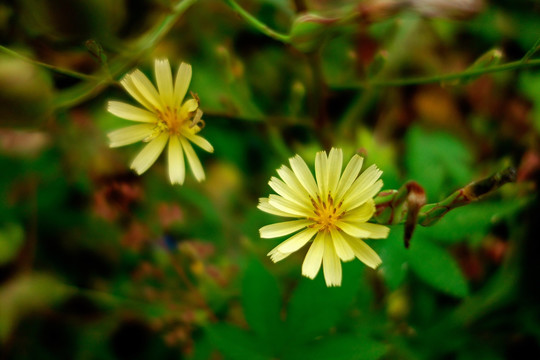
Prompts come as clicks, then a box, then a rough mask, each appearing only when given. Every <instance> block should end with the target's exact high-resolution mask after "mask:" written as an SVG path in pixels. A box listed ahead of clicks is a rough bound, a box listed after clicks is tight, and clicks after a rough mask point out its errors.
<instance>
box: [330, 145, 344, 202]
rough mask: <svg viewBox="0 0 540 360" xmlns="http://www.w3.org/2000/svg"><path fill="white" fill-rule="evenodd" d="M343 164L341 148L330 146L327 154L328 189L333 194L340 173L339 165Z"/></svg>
mask: <svg viewBox="0 0 540 360" xmlns="http://www.w3.org/2000/svg"><path fill="white" fill-rule="evenodd" d="M342 166H343V151H342V150H341V149H336V148H332V149H331V150H330V154H329V155H328V167H327V169H328V170H327V171H328V191H330V193H331V194H332V195H335V193H336V190H337V185H338V182H339V176H340V175H341V167H342Z"/></svg>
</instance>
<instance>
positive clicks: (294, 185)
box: [277, 165, 309, 201]
mask: <svg viewBox="0 0 540 360" xmlns="http://www.w3.org/2000/svg"><path fill="white" fill-rule="evenodd" d="M277 173H278V175H279V176H280V177H281V178H282V179H283V182H285V184H287V186H288V187H290V188H291V190H293V191H294V192H295V193H296V195H297V196H298V198H305V199H306V201H308V200H309V193H308V192H307V191H306V189H305V188H304V187H303V186H302V184H300V181H298V178H297V177H296V175H294V172H293V171H292V170H291V169H289V168H288V167H287V166H285V165H283V166H282V167H280V168H279V169H277Z"/></svg>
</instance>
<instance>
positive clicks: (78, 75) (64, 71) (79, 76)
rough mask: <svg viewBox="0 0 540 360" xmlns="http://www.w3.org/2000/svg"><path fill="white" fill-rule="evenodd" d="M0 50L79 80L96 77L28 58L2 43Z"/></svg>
mask: <svg viewBox="0 0 540 360" xmlns="http://www.w3.org/2000/svg"><path fill="white" fill-rule="evenodd" d="M0 52H3V53H4V54H8V55H11V56H13V57H16V58H17V59H21V60H23V61H26V62H28V63H30V64H34V65H37V66H41V67H44V68H46V69H49V70H52V71H54V72H57V73H59V74H64V75H67V76H71V77H74V78H77V79H81V80H95V79H97V77H96V76H95V75H87V74H83V73H80V72H77V71H73V70H69V69H64V68H61V67H58V66H54V65H50V64H47V63H44V62H41V61H37V60H34V59H30V58H29V57H26V56H24V55H21V54H19V53H18V52H16V51H13V50H11V49H8V48H7V47H5V46H2V45H0Z"/></svg>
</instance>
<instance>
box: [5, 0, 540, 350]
mask: <svg viewBox="0 0 540 360" xmlns="http://www.w3.org/2000/svg"><path fill="white" fill-rule="evenodd" d="M230 5H231V4H230V2H229V4H227V2H224V1H219V0H206V1H194V0H183V1H181V2H179V3H175V2H169V1H167V0H125V1H119V0H114V1H105V0H78V1H67V0H7V1H3V2H1V3H0V44H1V45H2V49H1V50H2V51H0V356H1V357H2V358H5V359H232V360H243V359H246V360H258V359H261V360H263V359H268V360H269V359H308V360H316V359H334V360H338V359H344V360H345V359H460V360H467V359H474V360H481V359H521V358H529V359H532V358H538V357H540V343H539V342H540V308H539V304H540V302H539V300H540V282H539V280H538V279H539V276H540V265H539V264H540V262H539V261H538V254H539V253H540V245H539V242H538V239H539V232H538V224H539V220H540V219H539V215H538V214H540V206H539V203H538V201H537V185H538V181H539V172H538V169H539V168H540V153H539V141H538V140H539V131H540V72H539V71H540V68H539V67H535V66H533V65H534V59H535V57H537V56H538V55H537V54H535V53H534V49H535V48H537V47H538V43H537V41H538V39H539V38H540V5H539V3H538V2H537V1H533V0H531V1H527V0H519V1H518V0H492V1H489V2H484V3H483V2H480V1H465V0H462V1H441V0H439V1H436V0H424V1H421V0H418V1H416V0H415V1H402V2H399V1H394V2H392V1H375V2H373V1H372V2H367V1H349V0H343V1H329V0H327V1H324V0H305V1H304V0H296V1H292V0H245V1H241V2H240V5H241V6H242V7H243V8H244V9H245V10H246V11H247V12H249V13H250V14H252V15H253V16H254V17H256V18H257V19H259V20H260V21H261V22H262V23H264V24H266V25H268V26H269V28H271V29H274V30H275V31H277V32H279V33H282V34H285V35H287V34H289V31H290V29H291V25H292V24H293V23H294V20H295V19H296V18H297V17H298V16H299V15H300V14H302V13H304V12H306V11H309V12H312V13H316V14H319V15H320V16H324V17H326V18H330V19H334V20H336V19H343V18H347V17H349V19H348V21H343V22H338V24H337V25H332V26H328V27H326V26H319V25H316V26H313V27H308V28H307V30H306V33H302V34H303V35H302V36H301V37H300V38H299V39H296V40H297V41H296V43H294V44H292V45H291V44H290V43H289V44H287V43H284V42H283V41H278V40H276V39H273V38H271V37H269V36H268V35H267V34H264V33H263V32H261V31H259V30H257V29H256V28H255V27H253V26H252V25H251V24H250V23H249V22H248V21H247V20H246V19H245V18H243V17H241V16H240V15H239V14H238V13H237V12H235V11H233V8H232V7H231V6H230ZM351 14H353V15H354V14H360V16H357V17H355V16H352V17H351ZM334 20H332V21H334ZM296 24H298V21H297V22H296ZM531 49H532V50H531ZM306 50H308V51H307V52H306ZM486 53H487V55H484V57H483V58H481V57H482V56H483V54H486ZM526 54H527V55H526ZM486 56H487V57H486ZM524 56H526V59H524V60H523V61H522V63H521V64H517V65H516V66H513V67H509V68H508V69H507V70H505V71H497V72H490V73H489V74H484V75H481V76H474V77H473V76H458V77H456V78H453V79H446V80H445V79H442V80H441V79H438V78H437V76H438V75H441V74H450V73H459V72H462V71H465V70H466V69H468V68H470V67H471V66H476V67H475V69H480V70H482V69H483V68H485V67H486V66H488V67H489V66H499V65H500V64H505V63H509V62H515V61H521V59H523V57H524ZM156 57H167V58H169V59H170V61H171V63H172V64H173V68H174V70H176V68H177V66H178V64H179V63H180V62H181V61H184V62H188V63H190V64H192V66H193V80H192V84H191V87H190V90H192V91H194V92H195V93H197V94H198V96H199V98H200V99H201V106H202V109H203V110H204V112H205V115H204V119H205V121H206V127H205V128H204V130H203V131H202V135H203V136H204V137H205V138H206V139H208V140H209V141H210V142H211V143H212V144H213V145H214V148H215V153H214V154H207V153H205V152H204V151H200V150H199V151H197V152H198V154H199V156H200V158H201V161H202V162H203V166H204V168H205V171H206V175H207V179H206V181H205V182H203V183H200V184H199V183H197V182H196V181H195V180H194V179H193V177H192V176H191V175H188V177H187V181H186V183H185V184H184V185H183V186H171V185H170V184H169V182H168V176H167V168H166V162H165V158H164V156H162V157H161V158H160V159H159V160H158V161H157V163H156V164H155V165H154V166H153V167H152V168H151V169H150V170H149V171H148V172H147V173H145V174H144V175H142V176H137V175H135V174H134V173H133V172H131V171H130V170H129V162H130V160H131V159H132V158H133V157H134V156H135V154H136V153H137V152H138V151H139V149H140V146H141V144H137V145H133V146H129V147H125V148H120V149H110V148H109V147H108V142H107V138H106V133H107V132H108V131H111V130H114V129H117V128H120V127H122V126H125V125H126V122H125V121H123V120H121V119H118V118H115V117H114V116H112V115H111V114H109V113H107V112H106V102H107V100H109V99H117V100H123V101H127V102H131V101H132V100H131V99H129V96H128V95H127V94H126V93H125V92H124V91H123V90H122V89H121V87H120V86H119V85H118V83H117V81H118V80H119V79H120V78H121V76H123V75H124V74H125V73H126V72H128V71H129V70H131V69H133V68H135V67H138V68H140V69H141V70H143V71H144V72H145V73H146V74H147V75H149V76H150V77H151V78H153V68H152V66H153V59H154V58H156ZM479 58H481V59H480V60H479V61H477V59H479ZM486 59H487V60H486ZM475 61H477V62H476V65H473V64H475ZM529 61H531V62H532V65H528V64H527V62H529ZM416 77H421V78H422V79H420V80H414V79H413V80H412V81H395V80H396V79H398V80H399V79H410V78H416ZM430 77H431V78H430ZM392 82H393V83H392ZM329 146H338V147H341V148H343V149H344V151H345V154H347V155H346V156H347V157H350V156H351V155H352V154H353V153H360V154H362V155H363V156H364V157H365V158H366V163H367V164H372V163H375V164H377V165H378V166H379V167H380V168H381V169H382V170H383V171H384V175H383V179H384V182H385V186H384V189H398V188H399V187H400V186H401V185H402V184H403V183H405V182H406V181H407V180H411V179H412V180H416V181H417V182H418V183H419V184H421V185H422V186H423V188H424V189H425V191H426V194H427V198H428V202H430V203H432V202H437V201H440V200H442V199H443V198H445V197H446V196H448V195H449V194H451V193H452V192H453V191H455V190H456V189H458V188H460V187H462V186H464V185H466V184H467V183H469V182H471V181H474V180H478V179H481V178H484V177H486V176H489V175H491V174H492V173H494V172H496V171H500V170H502V169H504V168H505V167H507V166H514V167H516V169H517V181H516V182H515V183H513V184H508V185H505V186H504V187H502V188H501V189H499V190H498V191H496V192H495V193H493V194H491V195H490V196H488V197H486V198H485V199H483V200H482V201H480V202H477V203H474V204H471V205H468V206H465V207H462V208H459V209H456V210H453V211H452V212H450V213H449V214H448V215H447V216H445V217H444V218H443V219H442V220H441V221H440V222H439V223H437V224H435V225H434V226H432V227H429V228H418V229H417V230H416V232H415V234H414V236H413V239H412V241H411V247H410V249H408V250H406V249H405V248H404V246H403V227H402V226H401V225H395V226H392V227H391V233H390V236H389V238H388V239H385V240H374V241H371V242H369V244H370V245H371V246H372V247H374V248H375V249H376V251H377V252H378V253H379V254H380V256H381V258H382V259H383V265H382V266H381V268H379V269H378V270H377V271H373V270H371V269H368V268H366V267H365V266H364V265H363V264H361V263H360V262H359V261H354V262H351V263H346V264H344V280H343V286H342V287H340V288H326V287H325V285H324V281H323V279H322V274H319V276H318V277H317V278H316V279H315V280H309V279H305V278H302V277H301V275H300V272H301V271H300V268H301V262H302V259H303V256H304V254H305V250H303V251H300V252H299V253H298V254H295V255H293V256H291V257H289V258H287V259H286V260H284V261H282V262H280V263H278V264H272V263H271V261H270V260H269V259H268V258H267V257H266V253H267V252H268V251H270V250H271V249H272V248H273V247H274V246H275V245H277V244H278V243H279V241H281V240H283V239H277V240H266V239H260V237H259V233H258V229H259V228H260V227H261V226H263V225H266V224H269V223H272V222H276V221H277V220H278V219H276V218H274V217H273V216H272V215H268V214H265V213H263V212H261V211H259V210H258V209H257V208H256V205H257V202H258V198H259V197H264V196H267V195H268V194H269V193H270V192H271V189H270V187H269V186H268V185H267V182H268V180H269V179H270V176H274V175H275V174H276V173H275V169H276V168H278V167H279V166H280V165H281V164H283V163H286V161H287V158H289V157H291V156H293V155H294V154H300V155H301V156H302V157H304V159H306V160H307V162H308V163H310V164H313V159H314V157H315V153H316V152H317V151H320V150H322V149H328V148H329ZM526 354H527V356H525V355H526Z"/></svg>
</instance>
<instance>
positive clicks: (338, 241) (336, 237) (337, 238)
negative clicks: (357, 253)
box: [330, 230, 354, 261]
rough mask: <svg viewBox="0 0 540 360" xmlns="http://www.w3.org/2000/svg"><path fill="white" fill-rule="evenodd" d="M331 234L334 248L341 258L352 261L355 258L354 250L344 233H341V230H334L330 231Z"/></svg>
mask: <svg viewBox="0 0 540 360" xmlns="http://www.w3.org/2000/svg"><path fill="white" fill-rule="evenodd" d="M330 235H332V241H333V242H334V248H335V249H336V253H337V254H338V256H339V258H340V259H341V260H343V261H350V260H352V259H354V252H353V251H352V249H351V247H350V246H349V244H348V243H347V241H346V240H345V239H344V238H343V235H341V232H340V231H339V230H333V231H331V232H330Z"/></svg>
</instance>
